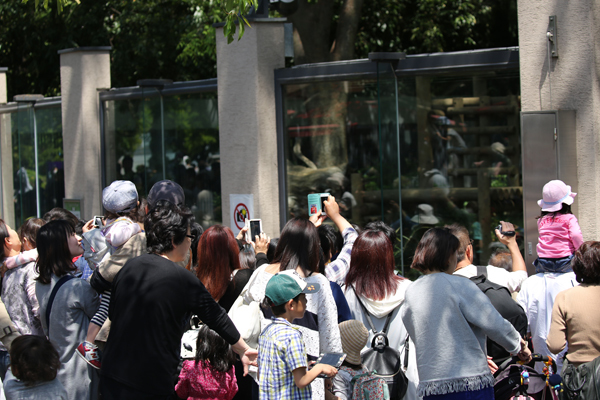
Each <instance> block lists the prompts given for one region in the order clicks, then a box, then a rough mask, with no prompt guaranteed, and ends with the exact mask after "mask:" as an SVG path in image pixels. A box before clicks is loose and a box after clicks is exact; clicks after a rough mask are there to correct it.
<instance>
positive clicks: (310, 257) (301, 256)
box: [273, 218, 319, 275]
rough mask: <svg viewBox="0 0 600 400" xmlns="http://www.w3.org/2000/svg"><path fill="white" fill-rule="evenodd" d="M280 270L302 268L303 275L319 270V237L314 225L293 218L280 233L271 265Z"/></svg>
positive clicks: (301, 219) (305, 220)
mask: <svg viewBox="0 0 600 400" xmlns="http://www.w3.org/2000/svg"><path fill="white" fill-rule="evenodd" d="M277 263H280V270H281V271H283V270H286V269H296V267H298V266H299V267H300V268H302V271H303V272H304V274H305V275H310V273H312V272H317V271H318V268H319V235H318V233H317V228H315V225H314V224H313V223H312V222H310V221H309V220H307V219H303V218H294V219H291V220H289V221H288V223H287V224H285V226H284V227H283V231H281V236H280V237H279V242H278V243H277V248H276V249H275V256H274V258H273V264H277Z"/></svg>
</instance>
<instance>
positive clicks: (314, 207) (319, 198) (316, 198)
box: [308, 193, 330, 217]
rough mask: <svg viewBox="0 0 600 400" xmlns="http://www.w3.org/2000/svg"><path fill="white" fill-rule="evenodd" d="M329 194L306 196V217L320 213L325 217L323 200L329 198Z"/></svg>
mask: <svg viewBox="0 0 600 400" xmlns="http://www.w3.org/2000/svg"><path fill="white" fill-rule="evenodd" d="M329 196H330V195H329V193H311V194H309V195H308V216H309V217H310V216H313V215H315V214H316V213H317V212H318V211H321V215H327V213H326V212H325V200H327V199H328V198H329Z"/></svg>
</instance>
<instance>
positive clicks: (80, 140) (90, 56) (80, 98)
mask: <svg viewBox="0 0 600 400" xmlns="http://www.w3.org/2000/svg"><path fill="white" fill-rule="evenodd" d="M110 49H111V48H110V47H80V48H74V49H66V50H60V51H59V52H58V54H60V84H61V96H62V125H63V149H64V154H65V156H64V159H65V196H66V197H67V198H75V199H83V209H82V218H84V219H89V218H91V217H92V216H93V215H94V214H99V213H102V201H101V200H102V199H101V195H102V181H101V177H102V171H101V168H102V160H101V136H102V135H101V132H100V119H99V118H100V117H99V115H100V114H99V110H100V104H99V101H98V89H105V88H110V57H109V52H110Z"/></svg>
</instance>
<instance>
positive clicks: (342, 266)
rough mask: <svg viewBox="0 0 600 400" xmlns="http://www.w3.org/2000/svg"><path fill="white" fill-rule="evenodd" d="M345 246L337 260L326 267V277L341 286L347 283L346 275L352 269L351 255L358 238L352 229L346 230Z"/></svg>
mask: <svg viewBox="0 0 600 400" xmlns="http://www.w3.org/2000/svg"><path fill="white" fill-rule="evenodd" d="M342 235H343V236H344V246H343V247H342V250H341V251H340V254H338V256H337V258H336V259H335V260H334V261H332V262H330V263H329V264H327V265H326V266H325V276H326V277H327V279H329V280H330V281H331V282H335V283H337V284H338V285H340V286H344V284H345V283H346V275H348V270H349V269H350V254H352V246H354V241H355V240H356V238H357V237H358V234H357V233H356V231H355V230H354V228H352V227H348V228H346V229H344V232H342Z"/></svg>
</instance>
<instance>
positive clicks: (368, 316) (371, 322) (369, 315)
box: [350, 286, 393, 334]
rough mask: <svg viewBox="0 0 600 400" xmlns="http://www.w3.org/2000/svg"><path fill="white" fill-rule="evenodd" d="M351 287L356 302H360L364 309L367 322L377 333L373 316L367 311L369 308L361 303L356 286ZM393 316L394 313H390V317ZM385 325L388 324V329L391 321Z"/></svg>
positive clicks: (387, 321)
mask: <svg viewBox="0 0 600 400" xmlns="http://www.w3.org/2000/svg"><path fill="white" fill-rule="evenodd" d="M350 287H351V288H352V290H353V291H354V296H356V300H358V304H360V307H361V308H362V309H363V311H364V312H365V315H366V316H367V322H368V323H369V326H370V327H371V330H372V331H373V334H375V333H377V329H375V325H374V324H373V320H372V319H371V314H369V312H368V311H367V308H366V307H365V305H364V304H363V302H362V301H360V297H358V293H356V290H354V286H350ZM392 312H393V311H392ZM391 315H392V313H390V315H389V317H391ZM385 323H386V327H387V326H388V325H389V320H386V322H385Z"/></svg>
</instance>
